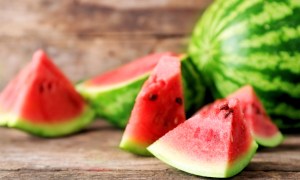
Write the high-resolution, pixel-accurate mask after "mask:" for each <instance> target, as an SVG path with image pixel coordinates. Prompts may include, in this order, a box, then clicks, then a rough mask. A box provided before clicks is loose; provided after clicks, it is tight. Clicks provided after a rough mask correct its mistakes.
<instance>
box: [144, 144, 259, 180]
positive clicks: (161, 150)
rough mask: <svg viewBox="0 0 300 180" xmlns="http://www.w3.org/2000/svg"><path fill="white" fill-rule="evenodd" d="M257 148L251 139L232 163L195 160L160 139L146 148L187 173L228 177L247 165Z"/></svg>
mask: <svg viewBox="0 0 300 180" xmlns="http://www.w3.org/2000/svg"><path fill="white" fill-rule="evenodd" d="M257 148H258V145H257V143H256V142H255V141H254V140H253V141H252V143H251V145H250V147H249V149H248V151H247V152H246V153H244V154H242V155H240V157H239V158H238V159H236V160H235V161H234V162H233V163H232V164H228V163H219V162H216V161H215V162H211V163H206V162H198V161H195V158H193V157H191V156H189V154H184V153H181V152H180V150H177V149H175V148H173V147H171V146H169V145H168V144H167V143H164V142H161V141H160V139H159V140H157V141H156V142H155V143H153V144H152V145H150V146H149V147H148V148H147V149H148V150H149V151H150V152H151V153H152V154H153V155H154V156H155V157H157V158H158V159H160V160H161V161H163V162H165V163H166V164H169V165H170V166H173V167H175V168H177V169H179V170H182V171H185V172H187V173H190V174H194V175H198V176H205V177H215V178H228V177H232V176H234V175H236V174H238V173H239V172H241V171H242V170H243V169H244V168H245V167H246V166H247V165H248V163H249V162H250V160H251V159H252V157H253V156H254V154H255V152H256V150H257Z"/></svg>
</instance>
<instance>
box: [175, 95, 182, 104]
mask: <svg viewBox="0 0 300 180" xmlns="http://www.w3.org/2000/svg"><path fill="white" fill-rule="evenodd" d="M175 102H176V103H177V104H179V105H182V99H181V98H180V97H177V98H176V99H175Z"/></svg>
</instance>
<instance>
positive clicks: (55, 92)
mask: <svg viewBox="0 0 300 180" xmlns="http://www.w3.org/2000/svg"><path fill="white" fill-rule="evenodd" d="M93 117H94V112H93V111H92V110H91V109H90V108H89V107H88V106H87V105H86V103H85V102H84V100H83V99H82V98H81V96H80V95H79V94H78V93H77V92H76V91H75V89H74V87H73V86H72V84H71V82H70V81H69V80H68V79H67V78H66V77H65V76H64V75H63V74H62V72H60V71H59V69H58V68H57V67H56V66H55V65H54V64H53V63H52V62H51V61H50V60H49V59H48V57H47V56H46V54H45V53H44V52H43V51H42V50H39V51H37V52H36V53H35V54H34V56H33V59H32V62H31V63H30V64H28V65H27V66H26V67H25V68H24V69H23V70H22V71H21V72H20V73H19V74H18V75H17V76H16V77H15V78H14V79H13V80H12V81H11V82H10V83H9V84H8V85H7V87H6V88H5V89H4V90H3V92H2V93H1V94H0V125H2V126H8V127H12V128H19V129H22V130H24V131H27V132H29V133H32V134H35V135H39V136H44V137H55V136H62V135H67V134H70V133H73V132H76V131H79V130H80V129H81V128H83V127H85V126H86V125H87V124H89V123H90V122H91V121H92V120H93Z"/></svg>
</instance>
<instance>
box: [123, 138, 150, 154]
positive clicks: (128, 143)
mask: <svg viewBox="0 0 300 180" xmlns="http://www.w3.org/2000/svg"><path fill="white" fill-rule="evenodd" d="M148 146H149V144H148V143H143V142H140V141H137V140H135V139H134V137H127V136H126V137H122V140H121V143H120V145H119V147H120V148H121V149H123V150H125V151H129V152H131V153H133V154H137V155H141V156H152V154H151V153H150V152H149V151H148V150H147V147H148Z"/></svg>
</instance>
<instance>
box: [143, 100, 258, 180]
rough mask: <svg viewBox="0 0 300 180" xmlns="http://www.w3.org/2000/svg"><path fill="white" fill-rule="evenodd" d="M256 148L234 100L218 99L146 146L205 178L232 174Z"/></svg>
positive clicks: (172, 164) (167, 160)
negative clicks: (200, 112)
mask: <svg viewBox="0 0 300 180" xmlns="http://www.w3.org/2000/svg"><path fill="white" fill-rule="evenodd" d="M256 149H257V144H256V143H255V141H254V140H253V138H252V136H251V133H250V129H249V127H248V126H247V124H246V122H245V120H244V116H243V113H242V112H241V109H240V105H239V102H238V100H237V99H230V100H228V101H227V100H219V101H216V102H215V103H213V104H212V105H211V106H210V108H209V109H207V112H206V113H205V114H202V116H201V115H199V114H197V115H195V116H193V117H192V118H190V119H189V120H187V121H186V122H185V123H183V124H181V125H179V126H178V127H177V128H175V129H174V130H172V131H170V132H169V133H167V134H166V135H164V136H163V137H161V138H160V139H159V140H158V141H156V142H155V143H153V144H152V145H151V146H149V147H148V150H149V151H150V152H151V153H152V154H153V155H154V156H156V157H157V158H159V159H160V160H162V161H164V162H165V163H167V164H169V165H171V166H173V167H176V168H178V169H180V170H183V171H185V172H188V173H191V174H195V175H200V176H207V177H231V176H233V175H235V174H237V173H239V172H240V171H241V170H242V169H243V168H244V167H246V165H247V164H248V163H249V162H250V160H251V158H252V156H253V154H254V153H255V151H256Z"/></svg>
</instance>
